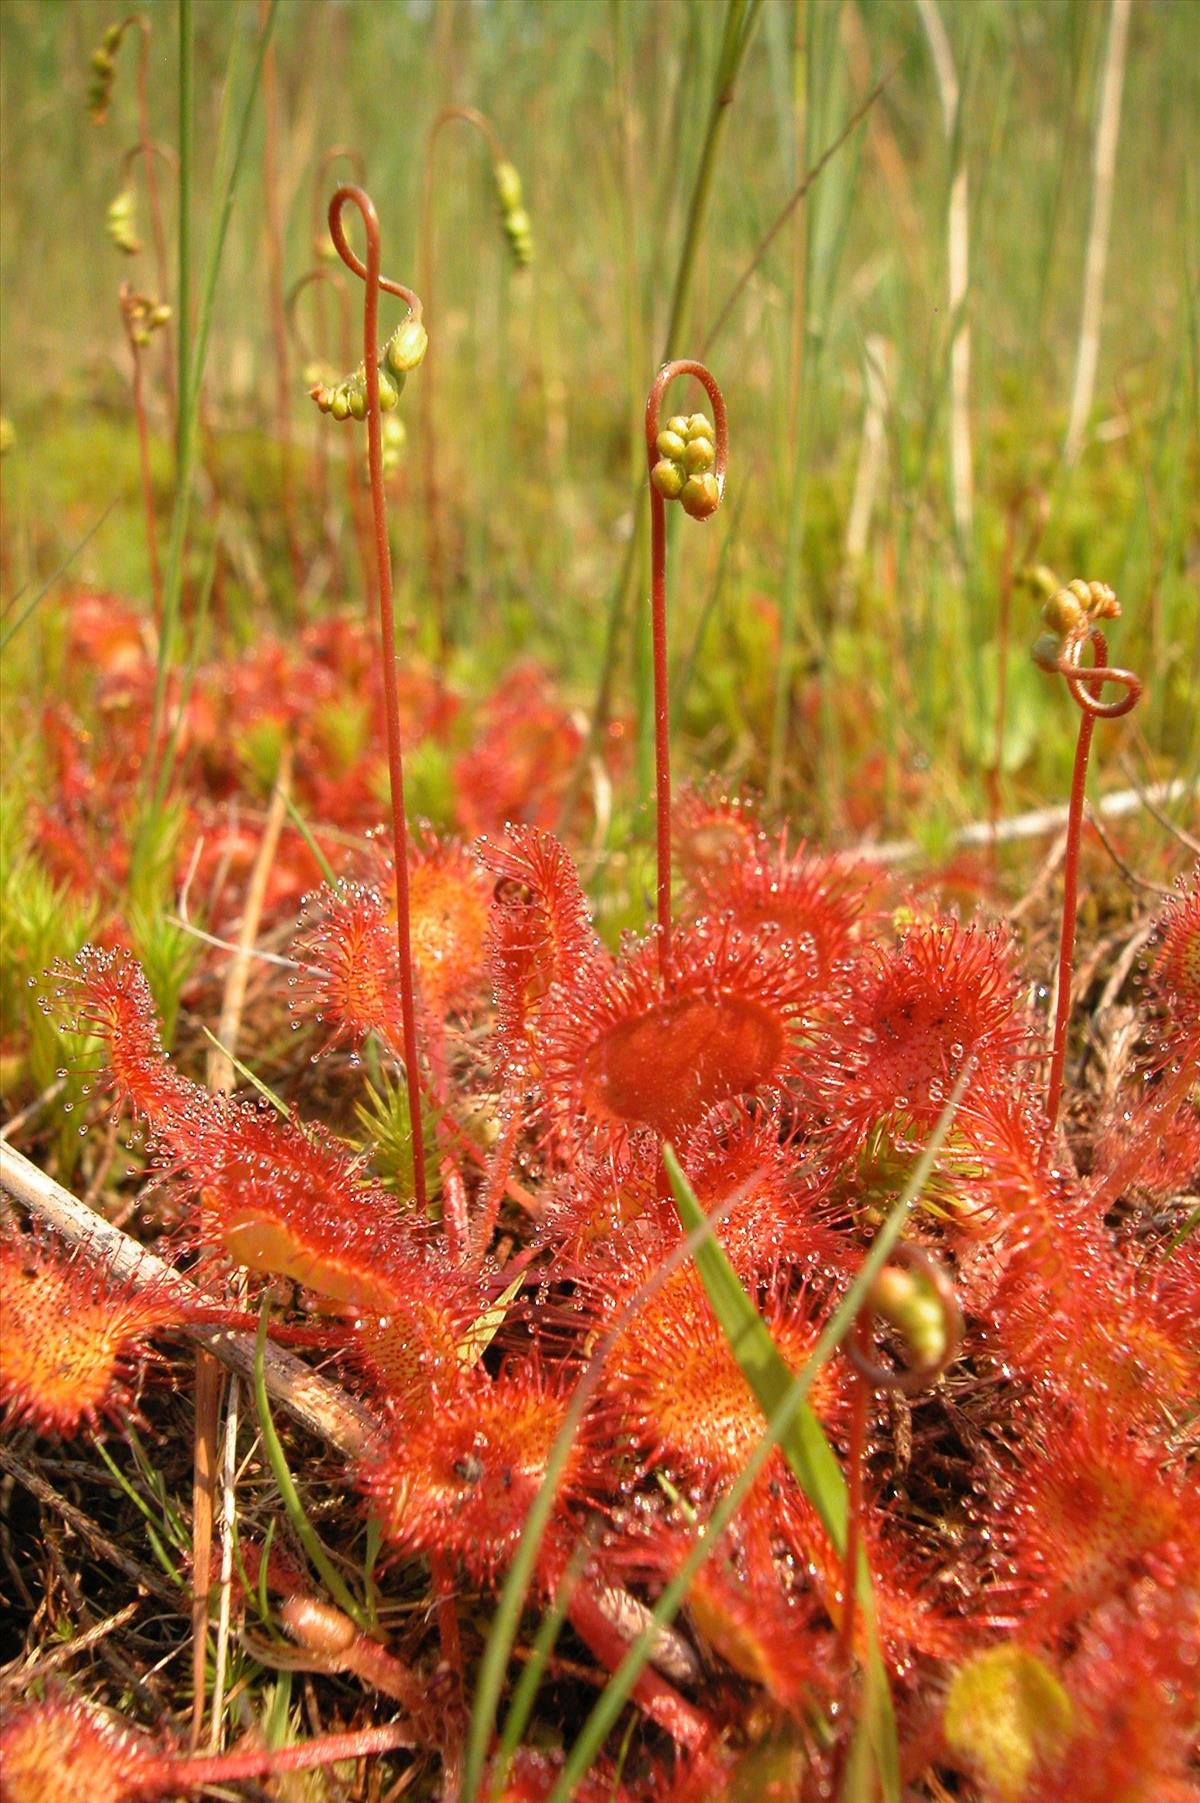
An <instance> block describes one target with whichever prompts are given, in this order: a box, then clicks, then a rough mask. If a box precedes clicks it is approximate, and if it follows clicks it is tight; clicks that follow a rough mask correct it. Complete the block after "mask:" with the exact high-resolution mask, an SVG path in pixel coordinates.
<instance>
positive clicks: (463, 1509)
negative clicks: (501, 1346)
mask: <svg viewBox="0 0 1200 1803" xmlns="http://www.w3.org/2000/svg"><path fill="white" fill-rule="evenodd" d="M567 1401H568V1398H567V1396H566V1394H565V1393H564V1392H563V1389H562V1386H561V1385H560V1384H557V1383H555V1382H552V1381H551V1380H549V1379H548V1378H547V1377H546V1376H545V1375H544V1374H543V1372H542V1370H541V1368H540V1366H539V1365H538V1364H537V1363H536V1362H533V1363H526V1364H524V1365H520V1366H516V1365H513V1366H510V1367H508V1368H506V1370H505V1371H504V1372H503V1373H502V1374H501V1375H500V1377H498V1378H495V1379H493V1378H491V1377H489V1376H488V1374H487V1372H486V1370H485V1369H484V1368H483V1367H482V1366H480V1365H475V1366H474V1367H472V1373H471V1379H470V1381H469V1382H468V1383H467V1384H465V1385H464V1386H463V1388H462V1389H461V1391H460V1392H459V1394H458V1395H456V1396H454V1397H452V1398H450V1399H448V1400H445V1401H443V1402H442V1403H441V1404H440V1406H438V1407H437V1408H434V1409H431V1410H426V1411H423V1412H422V1413H421V1414H420V1415H419V1416H414V1417H409V1418H406V1419H405V1420H404V1421H403V1422H398V1423H397V1425H396V1427H395V1429H394V1430H393V1431H392V1432H391V1433H390V1435H389V1436H388V1438H387V1439H386V1440H385V1441H384V1442H383V1443H382V1444H381V1445H380V1446H379V1447H378V1448H377V1450H376V1452H375V1453H374V1454H373V1456H371V1457H370V1458H368V1459H367V1460H366V1461H365V1462H364V1463H363V1465H362V1466H361V1467H360V1469H359V1472H358V1485H359V1488H360V1489H361V1490H362V1491H363V1492H364V1493H365V1494H366V1495H367V1497H368V1498H369V1499H370V1503H371V1507H372V1510H373V1512H374V1513H375V1514H376V1515H377V1516H378V1518H379V1521H380V1524H381V1526H382V1529H383V1533H384V1537H385V1539H386V1540H387V1541H388V1542H389V1543H390V1544H391V1545H392V1546H393V1547H394V1548H395V1549H396V1550H397V1551H398V1552H402V1553H406V1554H409V1555H413V1554H417V1555H425V1556H428V1555H430V1554H438V1555H441V1556H445V1557H449V1558H452V1559H454V1560H455V1561H457V1562H458V1563H460V1564H461V1565H462V1567H463V1569H464V1570H465V1571H466V1572H467V1574H468V1575H469V1576H470V1577H471V1578H472V1579H473V1580H474V1581H476V1582H478V1583H487V1584H490V1583H493V1582H494V1581H495V1579H496V1577H497V1575H498V1574H499V1573H500V1572H502V1571H503V1570H504V1568H505V1566H506V1565H507V1563H508V1561H509V1559H510V1558H511V1556H512V1554H513V1552H514V1551H515V1550H516V1546H517V1543H518V1541H519V1540H520V1537H521V1531H522V1529H523V1527H524V1525H525V1518H526V1516H527V1515H528V1513H529V1508H530V1504H531V1503H532V1501H533V1498H534V1497H535V1496H536V1494H537V1492H538V1490H539V1489H540V1487H541V1484H542V1480H543V1478H544V1476H545V1471H546V1463H547V1460H548V1458H549V1456H550V1451H551V1448H552V1447H553V1445H554V1441H555V1437H556V1435H557V1434H558V1431H559V1429H560V1428H561V1426H562V1424H563V1419H564V1416H565V1414H566V1409H567ZM579 1470H580V1455H579V1452H578V1449H575V1450H573V1451H572V1454H571V1456H570V1458H569V1460H568V1464H567V1468H566V1473H565V1475H564V1478H563V1482H562V1485H561V1487H560V1490H559V1494H558V1499H557V1501H556V1504H555V1508H556V1510H561V1509H562V1508H563V1507H564V1505H565V1502H566V1500H567V1498H568V1497H569V1496H570V1495H571V1493H572V1492H573V1491H574V1490H575V1489H576V1487H577V1483H578V1476H579ZM552 1538H553V1536H552ZM546 1559H547V1554H546V1552H545V1550H543V1554H542V1563H543V1568H544V1571H543V1575H544V1577H545V1580H546V1582H547V1584H548V1585H550V1586H552V1585H553V1583H554V1581H555V1578H556V1576H557V1570H549V1569H548V1568H546Z"/></svg>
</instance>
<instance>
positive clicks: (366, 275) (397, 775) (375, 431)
mask: <svg viewBox="0 0 1200 1803" xmlns="http://www.w3.org/2000/svg"><path fill="white" fill-rule="evenodd" d="M348 201H349V202H350V203H352V204H353V205H354V206H356V207H357V208H358V210H359V212H360V213H361V215H362V221H363V225H364V227H365V228H366V234H367V260H366V262H365V263H363V262H361V261H360V259H359V258H358V257H357V256H356V255H355V253H354V251H353V250H352V249H351V247H350V245H349V243H348V241H347V239H346V234H345V229H344V227H343V225H342V210H343V208H344V207H345V205H346V203H347V202H348ZM329 235H330V237H331V238H332V239H333V242H334V246H335V248H336V250H337V253H338V255H339V256H340V257H341V259H342V262H343V263H344V264H345V265H346V267H347V268H348V269H349V270H351V271H352V272H353V273H354V274H355V275H356V276H358V277H359V278H360V280H361V281H362V282H363V284H364V289H363V369H364V376H365V383H366V419H367V462H368V467H369V470H370V479H371V510H372V516H373V519H374V526H375V560H376V565H377V567H378V571H379V630H380V641H381V647H380V648H381V654H382V664H383V694H384V707H385V711H386V717H387V750H388V780H389V783H390V786H391V797H392V851H393V856H394V860H395V872H396V937H397V944H398V949H399V956H400V996H401V1015H402V1019H403V1025H404V1072H405V1080H406V1082H407V1085H408V1106H409V1118H410V1120H411V1122H412V1136H413V1177H414V1185H415V1189H416V1200H417V1207H418V1208H419V1210H420V1212H421V1213H422V1214H424V1213H425V1210H426V1204H427V1196H426V1191H425V1145H424V1132H423V1130H422V1126H421V1074H420V1069H419V1067H418V1063H417V1022H416V1011H415V1005H414V999H413V997H414V981H413V961H412V942H411V933H410V925H409V894H408V826H407V822H406V820H405V814H404V768H403V763H402V760H401V755H400V701H399V693H398V690H397V686H396V623H395V617H394V610H393V606H392V552H391V546H390V545H389V543H388V532H387V503H386V501H385V499H384V487H383V439H382V427H381V424H380V422H381V418H382V414H381V411H380V405H379V360H378V359H379V291H380V289H381V288H382V289H384V290H385V291H386V292H387V293H388V294H395V295H398V296H399V297H400V299H401V300H403V301H406V302H407V303H408V306H409V309H410V311H411V314H412V318H413V320H414V321H416V322H418V323H419V322H420V318H421V303H420V301H419V300H418V299H417V296H416V295H415V294H414V293H413V292H412V290H411V289H409V288H405V287H403V286H402V285H401V284H400V283H399V282H392V281H389V280H387V279H386V278H385V277H383V276H382V275H381V274H380V250H379V215H378V213H377V212H376V211H375V203H374V202H373V201H372V199H371V197H370V195H369V194H367V193H366V192H365V191H364V190H363V189H362V188H356V187H352V186H346V187H341V188H339V189H338V190H337V192H336V193H335V195H334V196H333V199H332V200H331V201H330V203H329Z"/></svg>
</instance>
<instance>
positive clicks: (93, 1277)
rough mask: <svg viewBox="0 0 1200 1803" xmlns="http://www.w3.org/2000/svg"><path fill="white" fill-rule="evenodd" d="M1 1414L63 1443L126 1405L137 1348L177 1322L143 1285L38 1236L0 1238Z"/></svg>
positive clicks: (176, 1311)
mask: <svg viewBox="0 0 1200 1803" xmlns="http://www.w3.org/2000/svg"><path fill="white" fill-rule="evenodd" d="M0 1319H2V1320H3V1322H4V1331H3V1333H2V1334H0V1409H2V1410H3V1411H4V1414H5V1416H6V1418H7V1420H8V1421H9V1422H10V1423H11V1422H28V1423H29V1424H30V1425H31V1426H33V1427H34V1428H35V1429H36V1430H37V1431H38V1433H41V1434H55V1435H61V1436H63V1437H71V1436H73V1435H74V1434H76V1433H78V1432H79V1431H80V1430H81V1429H82V1428H83V1427H85V1426H94V1425H95V1424H96V1423H97V1422H98V1421H99V1420H100V1419H101V1417H102V1416H107V1417H110V1418H119V1417H120V1416H121V1415H122V1414H124V1413H125V1412H126V1411H127V1410H128V1409H129V1408H131V1407H132V1404H133V1388H132V1386H133V1380H134V1377H135V1373H136V1355H137V1351H138V1348H139V1344H140V1342H142V1341H143V1340H145V1338H146V1337H147V1336H148V1335H150V1334H152V1333H153V1332H154V1330H155V1329H156V1328H161V1327H165V1326H176V1325H178V1324H179V1322H180V1320H181V1319H182V1311H181V1309H180V1306H179V1304H178V1303H177V1302H175V1301H173V1300H172V1298H171V1297H170V1296H169V1295H168V1294H166V1293H165V1292H164V1291H163V1290H161V1289H158V1288H156V1287H155V1286H153V1285H151V1286H149V1287H147V1288H143V1289H140V1290H139V1289H135V1288H134V1287H133V1285H132V1284H130V1283H129V1282H127V1281H124V1280H121V1279H119V1278H116V1277H114V1276H113V1275H112V1273H111V1272H110V1271H108V1270H107V1269H106V1268H105V1267H104V1266H102V1265H97V1264H96V1263H94V1262H92V1261H90V1260H89V1258H88V1255H87V1251H86V1248H84V1249H82V1250H76V1251H73V1252H67V1251H66V1250H64V1249H60V1248H58V1247H57V1246H55V1245H53V1244H51V1243H50V1242H49V1241H47V1240H45V1239H43V1238H42V1237H40V1236H37V1235H32V1234H25V1233H19V1232H15V1231H8V1232H4V1233H0Z"/></svg>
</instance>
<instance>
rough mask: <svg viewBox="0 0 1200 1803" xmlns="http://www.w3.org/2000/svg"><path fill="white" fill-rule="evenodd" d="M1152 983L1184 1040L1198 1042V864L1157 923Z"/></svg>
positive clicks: (1199, 995) (1199, 996)
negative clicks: (1157, 937) (1156, 948)
mask: <svg viewBox="0 0 1200 1803" xmlns="http://www.w3.org/2000/svg"><path fill="white" fill-rule="evenodd" d="M1159 933H1160V938H1159V944H1158V951H1157V954H1156V955H1155V959H1154V971H1153V982H1154V987H1155V989H1156V990H1157V992H1158V994H1159V995H1160V996H1162V998H1163V1000H1164V1001H1165V1002H1166V1004H1167V1006H1168V1007H1169V1008H1170V1009H1171V1013H1172V1017H1173V1020H1174V1023H1175V1026H1176V1029H1177V1031H1178V1032H1180V1033H1181V1034H1182V1035H1183V1037H1184V1038H1185V1039H1189V1038H1190V1039H1197V1038H1200V864H1198V865H1197V866H1196V868H1195V870H1194V871H1193V872H1192V875H1191V878H1190V880H1189V881H1188V882H1187V883H1186V884H1184V883H1181V884H1180V890H1179V894H1178V896H1177V897H1176V898H1175V899H1174V900H1173V901H1170V902H1168V904H1167V906H1166V907H1165V908H1164V909H1163V912H1162V916H1161V919H1160V922H1159Z"/></svg>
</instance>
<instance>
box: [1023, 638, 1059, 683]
mask: <svg viewBox="0 0 1200 1803" xmlns="http://www.w3.org/2000/svg"><path fill="white" fill-rule="evenodd" d="M1029 655H1030V657H1032V659H1033V661H1034V663H1035V664H1036V665H1037V666H1038V669H1039V670H1045V671H1047V672H1048V673H1049V674H1050V675H1052V676H1056V675H1057V674H1058V663H1059V659H1060V658H1061V656H1062V640H1061V639H1060V638H1059V637H1058V635H1057V634H1056V633H1053V632H1043V633H1042V635H1041V637H1040V638H1039V639H1037V640H1036V642H1035V643H1034V645H1033V648H1032V650H1031V651H1030V653H1029Z"/></svg>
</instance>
